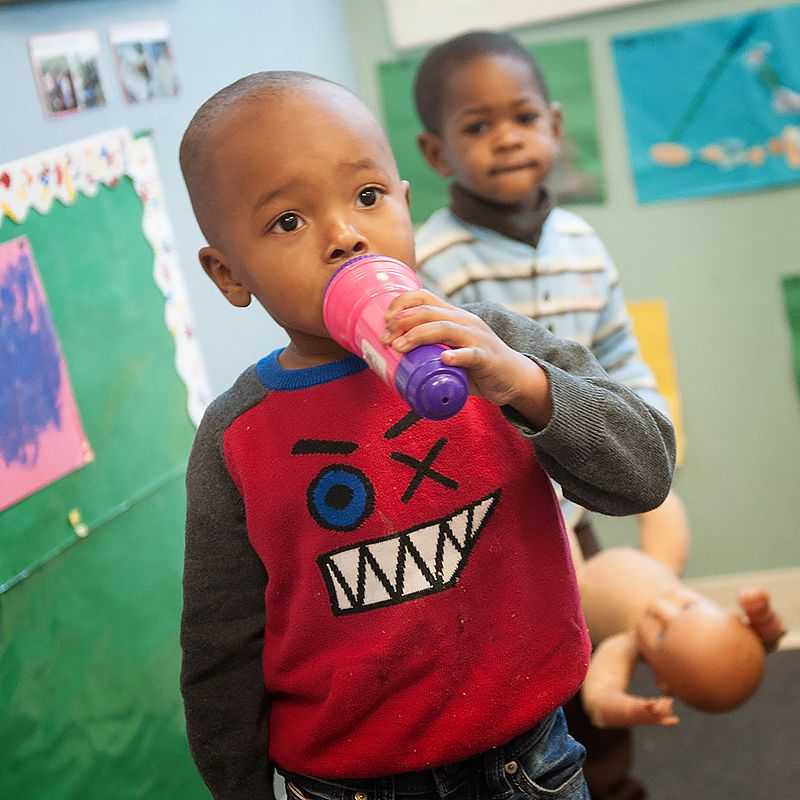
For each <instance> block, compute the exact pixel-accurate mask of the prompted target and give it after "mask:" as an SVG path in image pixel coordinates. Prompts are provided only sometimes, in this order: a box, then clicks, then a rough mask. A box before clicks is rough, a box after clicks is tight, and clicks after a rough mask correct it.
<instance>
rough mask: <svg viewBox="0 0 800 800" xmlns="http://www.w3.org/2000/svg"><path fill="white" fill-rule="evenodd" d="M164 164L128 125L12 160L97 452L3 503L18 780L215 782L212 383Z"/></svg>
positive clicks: (4, 188)
mask: <svg viewBox="0 0 800 800" xmlns="http://www.w3.org/2000/svg"><path fill="white" fill-rule="evenodd" d="M155 164H156V162H155V156H154V148H153V143H152V141H151V140H150V139H149V138H141V139H134V138H133V137H132V136H131V135H130V133H128V132H127V131H112V132H110V133H107V134H103V135H101V136H97V137H92V138H91V139H85V140H82V141H80V142H77V143H75V144H73V145H70V146H68V147H65V148H60V149H57V150H53V151H48V152H47V153H43V154H39V155H37V156H34V157H32V158H29V159H23V160H21V161H18V162H14V163H12V164H6V165H2V166H0V209H1V210H2V214H0V243H3V242H8V241H11V240H15V239H18V238H19V237H22V236H24V237H26V239H27V242H28V244H29V246H30V249H31V251H32V253H33V254H34V256H35V259H36V263H37V265H38V270H39V273H40V276H41V281H42V283H43V285H44V289H45V291H46V294H47V298H48V302H49V308H50V313H51V316H52V320H53V325H54V328H55V330H56V331H57V332H58V337H59V340H60V344H61V348H62V350H63V355H64V359H65V361H66V363H67V365H68V368H69V373H70V377H71V382H72V387H73V390H74V395H75V398H76V402H77V406H78V408H79V411H80V415H81V419H82V422H83V427H84V430H85V434H86V437H87V439H88V441H89V443H90V444H91V448H92V451H93V454H94V459H93V460H92V461H91V462H90V463H88V464H87V465H86V466H84V467H83V468H81V469H79V470H77V471H75V472H72V473H70V474H69V475H67V476H66V477H64V478H62V479H61V480H58V481H56V482H55V483H52V484H50V485H49V486H47V487H45V488H43V489H42V490H40V491H38V492H36V493H35V494H33V495H31V496H30V497H28V498H26V499H24V500H22V501H21V502H19V503H16V504H15V505H12V506H11V507H10V508H8V509H7V510H5V511H3V512H0V604H2V605H1V606H0V608H1V610H2V624H3V631H2V645H0V647H2V652H1V654H0V661H1V662H2V670H0V679H2V682H0V704H2V707H3V709H4V711H3V721H2V724H1V725H0V747H1V748H2V750H3V752H4V753H5V756H4V762H5V764H4V769H3V770H2V772H0V796H3V797H14V796H28V797H48V798H56V797H61V796H63V797H65V798H66V797H83V798H92V797H98V798H100V797H107V796H109V791H111V794H115V795H117V796H120V797H122V796H130V797H133V796H149V797H156V796H160V797H163V796H169V795H170V794H174V795H175V796H181V797H190V796H193V791H199V786H198V785H197V784H199V781H198V779H197V777H196V775H195V773H194V770H193V768H192V766H191V762H190V760H189V758H188V753H187V751H186V745H185V737H184V734H183V719H182V712H181V706H180V700H179V696H178V691H177V672H178V659H179V656H178V644H177V629H178V619H179V609H180V572H181V560H182V546H183V516H184V490H183V475H184V472H185V464H186V459H187V456H188V451H189V448H190V445H191V441H192V436H193V431H194V427H193V424H192V419H193V418H194V419H195V420H196V419H198V418H199V416H200V415H201V414H202V410H203V408H204V407H205V404H206V403H207V401H208V388H207V381H206V378H205V373H204V370H203V366H202V361H201V359H200V355H199V351H198V348H197V346H196V344H195V342H194V338H193V331H192V327H191V317H190V314H189V310H188V306H187V304H186V300H185V292H184V288H183V285H182V282H181V279H180V273H179V271H178V269H177V263H176V255H175V250H174V245H173V241H172V234H171V230H170V228H169V223H168V220H167V217H166V215H165V213H164V205H163V197H162V194H161V188H160V183H159V181H158V173H157V169H156V165H155ZM158 762H163V763H164V765H165V768H164V769H161V770H159V769H156V768H155V767H156V765H157V764H158ZM167 762H168V763H167ZM67 765H68V766H67ZM121 786H125V787H126V792H124V793H121V792H117V791H116V789H117V788H118V787H121ZM62 792H63V795H62V794H60V793H62ZM195 796H202V795H201V794H197V795H195Z"/></svg>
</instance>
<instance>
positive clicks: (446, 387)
mask: <svg viewBox="0 0 800 800" xmlns="http://www.w3.org/2000/svg"><path fill="white" fill-rule="evenodd" d="M442 350H443V348H442V347H440V346H439V345H435V344H426V345H422V346H421V347H415V348H414V349H413V350H411V352H409V353H406V354H405V355H404V356H403V358H402V359H401V360H400V363H399V364H398V365H397V372H396V373H395V385H396V386H397V391H399V392H400V394H401V395H402V396H403V397H405V399H406V401H407V402H408V404H409V405H410V406H411V408H413V409H414V411H416V413H417V414H419V415H420V416H421V417H425V418H426V419H447V418H448V417H452V416H453V415H454V414H457V413H458V412H459V411H461V409H462V408H463V406H464V403H466V402H467V395H468V394H469V385H468V383H467V375H466V373H465V372H464V370H463V369H461V368H460V367H449V366H447V365H446V364H443V363H442V358H441V356H442Z"/></svg>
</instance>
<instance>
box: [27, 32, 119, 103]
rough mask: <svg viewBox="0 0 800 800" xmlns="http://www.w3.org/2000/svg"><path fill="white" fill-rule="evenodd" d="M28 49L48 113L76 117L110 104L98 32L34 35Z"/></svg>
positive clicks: (37, 84)
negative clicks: (100, 64)
mask: <svg viewBox="0 0 800 800" xmlns="http://www.w3.org/2000/svg"><path fill="white" fill-rule="evenodd" d="M28 49H29V52H30V58H31V66H32V67H33V75H34V78H35V79H36V86H37V88H38V90H39V97H40V98H41V101H42V105H43V106H44V110H45V112H46V113H47V114H49V115H51V116H60V115H62V114H72V113H75V112H77V111H83V110H84V109H87V108H96V107H97V106H104V105H105V104H106V96H105V92H104V91H103V82H102V80H101V78H100V69H99V67H98V63H97V60H98V55H99V53H100V38H99V37H98V35H97V32H96V31H73V32H70V33H54V34H47V35H43V36H34V37H32V38H31V40H30V42H29V44H28Z"/></svg>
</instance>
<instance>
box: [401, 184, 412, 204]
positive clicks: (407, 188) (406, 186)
mask: <svg viewBox="0 0 800 800" xmlns="http://www.w3.org/2000/svg"><path fill="white" fill-rule="evenodd" d="M400 185H401V186H402V187H403V194H404V195H405V196H406V205H407V206H408V207H409V208H411V184H410V183H409V182H408V181H400Z"/></svg>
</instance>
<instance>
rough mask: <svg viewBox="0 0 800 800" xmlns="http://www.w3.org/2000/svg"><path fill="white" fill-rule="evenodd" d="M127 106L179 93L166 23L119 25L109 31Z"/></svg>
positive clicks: (167, 24)
mask: <svg viewBox="0 0 800 800" xmlns="http://www.w3.org/2000/svg"><path fill="white" fill-rule="evenodd" d="M109 38H110V40H111V47H112V48H113V50H114V57H115V59H116V62H117V70H118V72H119V79H120V83H121V85H122V92H123V95H124V96H125V100H126V101H127V102H128V103H143V102H145V101H147V100H152V99H154V98H159V97H174V96H175V95H177V94H178V76H177V73H176V72H175V62H174V58H173V52H172V44H171V42H170V32H169V23H167V22H166V21H165V20H157V21H153V22H137V23H132V24H128V25H116V26H114V27H113V28H111V30H110V31H109Z"/></svg>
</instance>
